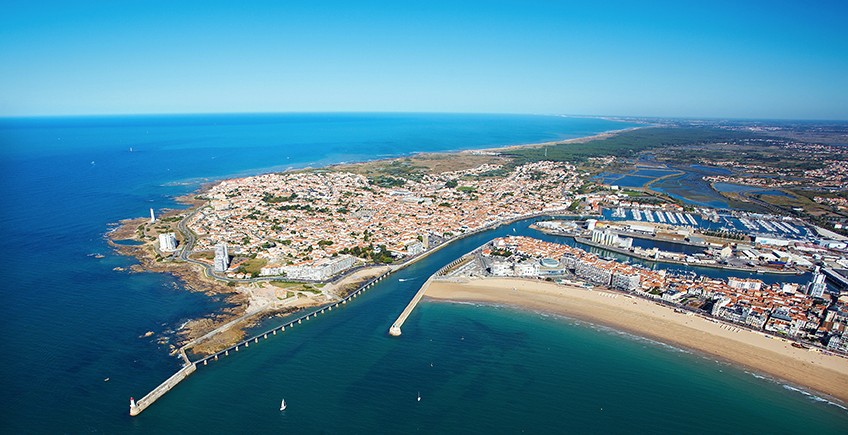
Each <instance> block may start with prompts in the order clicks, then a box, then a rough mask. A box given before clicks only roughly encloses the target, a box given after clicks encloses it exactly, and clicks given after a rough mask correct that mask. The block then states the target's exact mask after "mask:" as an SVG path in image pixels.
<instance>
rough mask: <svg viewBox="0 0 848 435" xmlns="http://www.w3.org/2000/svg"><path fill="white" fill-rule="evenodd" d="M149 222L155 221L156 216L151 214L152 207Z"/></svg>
mask: <svg viewBox="0 0 848 435" xmlns="http://www.w3.org/2000/svg"><path fill="white" fill-rule="evenodd" d="M150 223H151V224H152V223H156V216H155V215H154V214H153V209H152V208H151V209H150Z"/></svg>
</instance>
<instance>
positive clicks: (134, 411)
mask: <svg viewBox="0 0 848 435" xmlns="http://www.w3.org/2000/svg"><path fill="white" fill-rule="evenodd" d="M140 413H141V410H140V409H138V405H137V404H136V403H135V399H133V398H132V397H130V415H131V416H133V417H135V416H136V415H138V414H140Z"/></svg>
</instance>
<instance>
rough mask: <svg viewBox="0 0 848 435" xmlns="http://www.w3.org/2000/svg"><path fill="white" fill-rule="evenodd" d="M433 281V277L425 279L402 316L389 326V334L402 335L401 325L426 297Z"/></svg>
mask: <svg viewBox="0 0 848 435" xmlns="http://www.w3.org/2000/svg"><path fill="white" fill-rule="evenodd" d="M432 281H433V277H432V276H431V277H430V278H427V281H424V285H422V286H421V288H420V289H419V290H418V292H416V293H415V296H413V297H412V300H411V301H409V304H407V305H406V308H404V309H403V311H402V312H401V313H400V316H399V317H398V318H397V320H395V323H393V324H392V326H391V328H389V335H391V336H393V337H398V336H400V327H401V326H403V322H406V318H407V317H409V315H410V314H412V310H414V309H415V306H416V305H418V302H420V301H421V298H423V297H424V293H426V292H427V288H428V287H430V283H431V282H432Z"/></svg>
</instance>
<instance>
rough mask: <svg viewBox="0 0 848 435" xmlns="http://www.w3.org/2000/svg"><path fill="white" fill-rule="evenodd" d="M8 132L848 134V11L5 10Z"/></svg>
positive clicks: (219, 6) (645, 7)
mask: <svg viewBox="0 0 848 435" xmlns="http://www.w3.org/2000/svg"><path fill="white" fill-rule="evenodd" d="M0 9H2V13H0V116H18V115H53V114H113V113H114V114H118V113H179V112H194V113H198V112H292V111H294V112H301V111H388V112H393V111H404V112H421V111H426V112H509V113H562V114H587V115H636V116H685V117H754V118H812V119H848V24H846V21H845V20H846V17H848V2H846V1H832V2H831V1H813V2H803V3H802V2H800V1H798V2H787V1H780V0H776V1H762V2H758V1H732V2H724V1H704V2H699V3H698V4H693V3H692V2H688V1H669V2H664V1H631V2H616V1H597V2H592V1H580V2H571V1H532V0H523V1H484V2H483V1H480V2H478V1H476V0H461V1H460V0H452V1H446V2H442V1H438V0H427V1H406V0H394V1H385V2H369V1H340V2H333V1H323V2H322V1H298V0H284V1H271V2H260V1H242V2H233V1H227V2H216V1H212V0H208V1H198V2H192V1H182V0H178V1H173V0H170V1H162V2H159V1H141V0H139V1H108V0H100V1H94V2H88V1H57V2H50V1H28V0H25V1H20V2H18V1H8V0H7V1H4V2H3V6H2V8H0Z"/></svg>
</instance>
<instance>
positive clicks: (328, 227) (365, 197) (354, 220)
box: [189, 162, 578, 279]
mask: <svg viewBox="0 0 848 435" xmlns="http://www.w3.org/2000/svg"><path fill="white" fill-rule="evenodd" d="M499 169H501V168H500V167H497V166H491V165H483V166H480V167H477V168H473V169H469V170H463V171H453V172H446V173H441V174H434V175H426V176H424V177H422V178H421V179H420V180H416V181H413V180H409V179H403V178H398V177H388V176H386V177H381V178H378V179H368V178H366V177H364V176H362V175H358V174H353V173H345V172H334V171H307V172H298V173H284V174H266V175H260V176H255V177H248V178H242V179H236V180H228V181H224V182H222V183H220V184H218V185H216V186H215V187H213V188H212V189H211V190H210V191H209V192H208V193H207V194H206V195H207V196H208V198H209V199H210V202H209V207H205V208H203V209H201V210H200V212H198V213H197V214H196V215H195V216H194V218H193V219H192V220H191V221H190V222H189V226H190V228H191V229H192V231H194V232H195V233H196V234H198V235H199V241H198V244H197V247H196V249H198V250H204V249H212V248H213V246H214V245H216V244H219V243H223V244H226V245H227V246H228V247H229V251H230V253H233V254H237V255H241V256H245V257H246V256H254V257H259V258H260V259H264V260H265V261H266V262H267V266H266V267H263V268H262V270H261V272H260V273H261V274H262V275H285V276H288V277H291V278H305V279H326V278H328V277H329V276H330V275H332V274H333V273H329V275H328V274H325V273H323V272H316V270H318V269H321V270H324V269H325V268H326V266H327V265H335V266H333V267H331V270H332V272H338V271H340V270H343V269H346V268H348V267H350V266H352V265H353V264H354V260H353V259H354V258H360V257H361V258H362V259H363V260H365V259H368V260H371V261H375V262H382V263H390V262H393V261H394V260H395V259H396V258H401V257H405V256H412V255H416V254H419V253H421V252H423V251H424V250H425V249H426V248H427V247H428V246H429V245H430V244H431V243H434V242H435V241H437V240H443V239H446V238H451V237H453V236H458V235H461V234H463V233H467V232H470V231H475V230H479V229H481V228H485V227H487V226H491V225H494V224H497V223H499V222H501V221H504V220H508V219H514V218H517V217H520V216H526V215H530V214H532V213H537V212H542V211H554V210H564V209H565V208H566V207H568V205H569V204H570V203H571V199H570V193H571V191H572V190H573V189H574V187H575V184H576V183H577V181H578V177H577V175H576V172H575V170H574V167H573V166H571V165H568V164H563V163H553V162H539V163H531V164H526V165H522V166H519V167H517V168H515V169H514V170H513V171H511V172H509V173H508V174H506V175H505V176H490V175H488V174H489V173H491V172H493V171H498V170H499Z"/></svg>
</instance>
